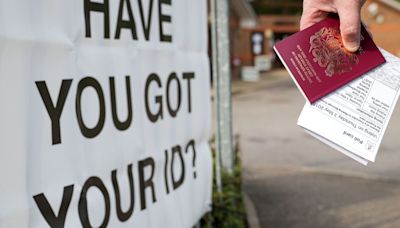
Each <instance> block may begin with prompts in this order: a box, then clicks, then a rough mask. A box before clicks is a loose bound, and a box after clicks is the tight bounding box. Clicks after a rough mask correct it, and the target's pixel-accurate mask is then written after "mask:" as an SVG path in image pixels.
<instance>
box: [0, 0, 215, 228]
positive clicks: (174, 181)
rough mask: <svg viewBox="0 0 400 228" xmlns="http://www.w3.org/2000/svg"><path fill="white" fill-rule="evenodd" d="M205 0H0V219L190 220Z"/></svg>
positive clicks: (207, 192) (201, 194) (16, 225)
mask: <svg viewBox="0 0 400 228" xmlns="http://www.w3.org/2000/svg"><path fill="white" fill-rule="evenodd" d="M206 2H207V1H204V0H68V1H62V0H0V181H1V182H0V227H1V228H3V227H4V228H28V227H29V228H31V227H32V228H43V227H57V228H58V227H68V228H77V227H113V228H114V227H141V228H143V227H157V228H159V227H174V228H176V227H185V228H187V227H191V226H192V225H194V224H195V223H196V221H197V220H198V219H199V218H200V217H201V216H202V215H203V214H204V213H205V212H206V211H207V210H209V207H210V204H211V184H212V161H211V154H210V150H209V147H208V139H209V131H210V123H209V122H210V101H209V62H208V57H207V5H206Z"/></svg>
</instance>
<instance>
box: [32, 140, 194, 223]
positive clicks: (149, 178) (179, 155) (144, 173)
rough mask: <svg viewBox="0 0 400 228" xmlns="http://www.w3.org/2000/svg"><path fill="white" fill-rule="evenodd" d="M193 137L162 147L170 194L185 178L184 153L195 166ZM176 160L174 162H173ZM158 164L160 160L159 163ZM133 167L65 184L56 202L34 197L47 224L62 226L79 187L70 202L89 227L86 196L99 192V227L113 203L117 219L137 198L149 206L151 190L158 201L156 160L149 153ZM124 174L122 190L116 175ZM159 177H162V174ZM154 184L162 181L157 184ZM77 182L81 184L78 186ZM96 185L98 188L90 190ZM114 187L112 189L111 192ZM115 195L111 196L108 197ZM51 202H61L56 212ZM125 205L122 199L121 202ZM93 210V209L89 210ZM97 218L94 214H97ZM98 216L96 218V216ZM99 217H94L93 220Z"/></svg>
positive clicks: (130, 210)
mask: <svg viewBox="0 0 400 228" xmlns="http://www.w3.org/2000/svg"><path fill="white" fill-rule="evenodd" d="M195 147H196V145H195V141H194V140H190V141H189V142H188V143H187V144H186V145H185V146H184V147H181V146H180V145H176V146H173V147H172V148H171V149H169V150H168V149H167V150H165V163H164V169H163V170H164V178H165V182H164V183H165V192H166V194H167V195H168V194H170V192H171V191H175V190H177V189H178V188H180V187H181V186H182V185H183V184H184V181H185V172H186V169H187V168H185V167H186V165H185V159H184V154H190V153H192V154H193V155H192V160H191V161H193V169H194V168H195V166H194V165H195V160H196V159H195V158H196V150H195ZM186 160H187V159H186ZM177 161H178V163H177V164H175V163H176V162H177ZM174 164H175V165H177V166H178V167H179V166H180V169H179V170H176V169H174V166H175V165H174ZM160 166H161V164H160ZM134 167H135V166H133V165H132V164H129V165H128V166H127V170H126V172H127V175H119V174H118V170H116V169H115V170H112V171H111V175H110V179H104V178H103V179H102V178H101V177H98V176H91V177H89V178H88V179H87V180H86V181H85V182H84V183H83V185H82V184H79V185H78V186H79V187H78V188H77V187H76V186H75V185H69V186H65V187H64V190H63V195H62V197H61V203H59V202H49V200H48V198H47V197H46V195H45V194H44V193H40V194H37V195H35V196H33V199H34V201H35V203H36V205H37V207H38V209H39V211H40V213H41V214H42V216H43V218H44V219H45V220H46V222H47V223H48V225H49V226H50V227H51V228H63V227H65V223H66V220H67V214H68V211H69V209H70V205H71V202H72V200H73V195H74V191H75V190H77V189H79V190H78V191H80V195H79V198H78V202H77V203H73V204H72V205H77V212H78V214H79V220H80V223H81V225H82V227H83V228H91V227H94V226H93V224H92V223H95V222H94V221H90V220H91V219H92V220H94V219H93V217H96V216H93V215H92V216H91V211H90V210H88V208H90V207H89V206H90V205H89V204H90V202H91V201H89V200H88V198H90V197H89V196H90V195H92V194H101V198H102V199H103V205H104V211H105V213H104V215H103V216H102V217H101V225H100V226H99V227H104V228H105V227H107V226H108V223H109V221H110V216H111V215H112V213H113V212H112V208H114V207H115V213H116V216H117V218H118V221H120V222H126V221H128V220H129V219H130V218H131V217H132V216H133V214H134V209H135V204H137V203H139V200H140V210H141V211H144V210H146V209H148V207H149V203H148V202H147V201H146V199H147V200H148V199H149V197H146V194H150V200H151V201H152V203H153V204H154V203H156V202H157V196H156V192H160V191H156V188H158V187H162V183H163V182H162V181H155V180H154V179H155V174H156V173H157V171H156V169H157V168H158V164H156V163H155V159H154V158H152V157H148V158H145V159H143V160H140V161H138V163H137V169H136V171H135V172H134V171H133V170H134ZM136 173H138V174H137V175H138V183H135V180H136V178H134V175H136ZM121 176H126V177H127V178H128V183H129V185H128V186H127V187H128V188H129V191H122V190H121V189H120V187H121V186H126V185H121V183H120V181H121V180H120V179H121V178H120V179H118V177H121ZM161 178H162V177H161ZM194 179H196V175H195V172H194ZM105 183H112V189H109V188H107V187H106V186H109V185H106V184H105ZM157 184H161V186H160V185H157ZM80 186H82V187H81V188H80ZM94 189H97V190H98V191H93V190H94ZM137 190H138V191H139V199H135V191H137ZM111 191H113V193H111ZM122 192H129V195H128V196H123V195H122V194H121V193H122ZM112 196H113V197H114V200H112V198H111V197H112ZM112 202H115V205H112ZM121 202H129V207H125V208H126V209H123V208H122V203H121ZM54 205H60V206H59V209H58V212H55V211H54ZM124 205H125V203H124ZM92 213H94V212H92ZM96 218H97V217H96ZM96 220H98V219H96ZM98 222H99V221H96V224H97V223H98Z"/></svg>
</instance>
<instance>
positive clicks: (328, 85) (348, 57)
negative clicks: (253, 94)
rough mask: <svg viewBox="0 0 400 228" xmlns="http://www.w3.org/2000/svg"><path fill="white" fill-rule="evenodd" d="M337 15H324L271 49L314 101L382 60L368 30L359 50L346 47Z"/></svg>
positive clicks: (311, 101)
mask: <svg viewBox="0 0 400 228" xmlns="http://www.w3.org/2000/svg"><path fill="white" fill-rule="evenodd" d="M339 26H340V24H339V19H338V18H337V17H336V16H329V17H328V18H327V19H325V20H323V21H321V22H319V23H317V24H315V25H313V26H311V27H309V28H307V29H305V30H303V31H300V32H298V33H296V34H293V35H292V36H289V37H288V38H286V39H284V40H282V41H280V42H278V43H276V45H275V46H274V49H275V51H276V53H277V54H278V56H279V58H280V59H281V61H282V62H283V64H284V65H285V67H286V69H287V70H288V71H289V73H290V74H291V76H292V78H293V80H294V81H295V83H296V85H297V86H298V87H299V89H300V91H302V93H303V95H304V96H305V97H306V98H307V99H308V101H310V103H314V102H315V101H317V100H318V99H320V98H322V97H323V96H325V95H327V94H329V93H331V92H333V91H334V90H336V89H338V88H340V87H341V86H343V85H345V84H347V83H349V82H350V81H352V80H353V79H356V78H357V77H359V76H361V75H363V74H365V73H366V72H368V71H370V70H371V69H373V68H375V67H377V66H379V65H380V64H382V63H384V62H385V59H384V57H383V56H382V54H381V52H380V51H379V49H378V48H377V47H376V45H375V44H374V42H373V41H372V39H371V37H370V36H369V34H368V32H367V30H366V29H365V28H364V26H362V28H361V43H360V49H359V51H357V52H355V53H352V52H349V51H347V50H346V49H345V48H344V46H343V44H342V39H341V36H340V30H339Z"/></svg>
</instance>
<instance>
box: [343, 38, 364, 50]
mask: <svg viewBox="0 0 400 228" xmlns="http://www.w3.org/2000/svg"><path fill="white" fill-rule="evenodd" d="M344 47H345V48H346V49H347V50H348V51H351V52H356V51H357V50H358V48H360V41H359V40H353V41H346V40H344Z"/></svg>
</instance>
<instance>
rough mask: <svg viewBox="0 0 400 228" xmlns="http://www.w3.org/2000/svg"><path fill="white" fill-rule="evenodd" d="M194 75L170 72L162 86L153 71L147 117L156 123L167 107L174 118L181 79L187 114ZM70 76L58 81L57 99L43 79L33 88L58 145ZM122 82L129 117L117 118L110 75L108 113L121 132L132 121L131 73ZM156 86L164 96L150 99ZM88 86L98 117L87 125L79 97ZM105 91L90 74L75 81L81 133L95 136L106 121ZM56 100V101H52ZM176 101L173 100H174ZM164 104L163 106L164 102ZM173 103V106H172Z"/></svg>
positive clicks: (147, 94) (147, 93)
mask: <svg viewBox="0 0 400 228" xmlns="http://www.w3.org/2000/svg"><path fill="white" fill-rule="evenodd" d="M194 78H195V74H194V73H193V72H186V73H182V78H181V79H180V78H179V77H178V75H177V74H176V73H175V72H172V73H171V74H169V76H168V78H167V82H166V86H165V87H163V83H162V81H161V79H160V77H159V76H158V75H157V74H155V73H152V74H150V75H149V76H148V77H147V79H146V84H145V94H144V98H145V102H144V104H145V110H146V114H147V117H148V119H149V120H150V121H151V122H152V123H155V122H157V121H159V120H162V119H163V118H164V112H165V110H164V109H165V108H164V107H166V109H167V111H168V112H167V113H168V114H169V115H170V116H171V117H172V118H174V117H176V116H177V114H178V113H179V111H180V109H181V104H182V86H181V80H186V81H187V99H188V113H191V112H192V102H191V99H192V96H191V82H192V80H193V79H194ZM72 82H73V79H64V80H62V83H61V88H60V91H59V93H58V96H57V98H56V99H53V98H52V97H51V95H50V92H49V88H48V87H47V84H46V82H45V81H37V82H35V83H36V87H37V89H38V91H39V93H40V96H41V98H42V100H43V103H44V105H45V107H46V110H47V113H48V115H49V117H50V120H51V129H52V144H53V145H55V144H60V143H61V141H62V140H61V126H60V119H61V116H62V113H63V110H64V106H65V103H66V100H67V96H68V93H69V91H70V88H71V84H72ZM125 84H126V96H127V110H128V116H127V117H126V119H125V120H120V118H119V117H118V114H117V113H118V111H117V100H116V99H117V98H116V89H115V78H114V77H110V78H109V88H110V94H109V96H110V101H111V112H112V120H113V123H114V126H115V127H116V128H117V129H118V130H120V131H124V130H127V129H128V128H129V127H130V126H131V124H132V122H133V102H132V93H131V80H130V76H126V77H125ZM173 84H175V85H176V93H171V88H173V87H172V85H173ZM153 85H154V86H156V87H157V88H158V90H157V91H162V90H163V89H165V95H163V94H162V93H158V92H157V94H156V95H154V99H150V97H151V96H150V95H151V93H150V86H153ZM87 88H92V89H94V91H95V92H96V96H97V98H98V101H99V107H100V108H99V114H98V116H99V117H98V120H97V123H96V125H95V126H94V127H89V126H87V124H86V123H85V121H84V119H83V114H82V96H83V94H84V93H83V91H84V90H85V89H87ZM171 94H176V96H174V97H172V96H171ZM104 97H105V94H104V92H103V88H102V86H101V84H100V82H99V81H97V80H96V79H95V78H93V77H85V78H82V79H81V80H80V81H79V82H78V86H77V90H76V95H75V112H76V118H77V122H78V125H79V128H80V131H81V133H82V135H83V136H84V137H86V138H94V137H96V136H98V135H99V134H100V133H101V131H102V129H103V127H104V124H105V120H106V105H105V104H106V102H105V98H104ZM164 97H165V99H164ZM54 101H56V102H54ZM151 101H154V106H156V109H157V110H151V107H152V106H151ZM173 101H175V102H173ZM164 103H165V104H166V105H164ZM173 103H175V107H174V106H173Z"/></svg>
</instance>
